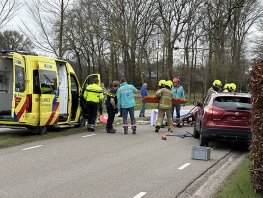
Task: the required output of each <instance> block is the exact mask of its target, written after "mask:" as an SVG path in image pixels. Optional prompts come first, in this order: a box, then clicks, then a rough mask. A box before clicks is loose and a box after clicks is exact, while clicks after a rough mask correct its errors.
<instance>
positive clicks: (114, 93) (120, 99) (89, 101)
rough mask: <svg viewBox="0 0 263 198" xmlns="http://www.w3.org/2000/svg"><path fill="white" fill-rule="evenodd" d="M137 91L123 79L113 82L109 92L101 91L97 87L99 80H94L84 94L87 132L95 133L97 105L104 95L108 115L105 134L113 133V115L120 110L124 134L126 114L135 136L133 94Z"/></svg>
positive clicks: (126, 131)
mask: <svg viewBox="0 0 263 198" xmlns="http://www.w3.org/2000/svg"><path fill="white" fill-rule="evenodd" d="M137 92H138V90H137V89H136V88H135V87H134V86H133V85H131V84H128V83H127V82H126V79H125V78H124V77H122V78H121V80H120V82H119V81H113V82H112V85H111V88H110V90H109V91H103V89H102V87H101V86H100V85H99V80H98V79H97V78H95V79H94V80H93V84H90V85H88V86H87V87H86V89H85V92H84V95H83V96H84V99H85V100H86V110H87V114H88V118H87V119H88V125H87V130H88V131H90V132H93V131H95V122H96V117H97V111H98V107H99V104H100V103H101V102H102V101H103V99H104V94H105V95H106V100H105V106H106V110H107V114H108V120H107V124H106V131H107V133H115V132H116V129H114V128H113V123H114V118H115V114H117V113H118V110H119V109H120V110H121V114H122V117H123V129H124V134H128V114H129V115H130V118H131V128H132V134H136V120H135V117H134V107H135V105H136V103H135V98H134V94H135V93H137Z"/></svg>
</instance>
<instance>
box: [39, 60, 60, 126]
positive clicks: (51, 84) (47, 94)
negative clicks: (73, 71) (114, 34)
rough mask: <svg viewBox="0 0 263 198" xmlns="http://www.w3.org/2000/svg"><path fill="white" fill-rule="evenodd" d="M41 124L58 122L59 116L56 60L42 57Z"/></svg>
mask: <svg viewBox="0 0 263 198" xmlns="http://www.w3.org/2000/svg"><path fill="white" fill-rule="evenodd" d="M38 64H39V81H40V93H41V94H40V112H39V113H40V116H39V117H40V122H39V125H40V126H48V125H54V124H57V122H58V118H59V91H58V74H57V67H56V63H55V60H53V59H40V60H39V62H38Z"/></svg>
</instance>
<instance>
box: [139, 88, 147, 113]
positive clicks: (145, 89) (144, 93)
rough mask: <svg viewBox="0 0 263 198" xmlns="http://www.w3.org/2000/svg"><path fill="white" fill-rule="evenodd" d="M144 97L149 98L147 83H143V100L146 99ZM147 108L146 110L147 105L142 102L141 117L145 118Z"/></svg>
mask: <svg viewBox="0 0 263 198" xmlns="http://www.w3.org/2000/svg"><path fill="white" fill-rule="evenodd" d="M144 96H148V93H147V83H143V85H142V87H141V97H142V99H143V98H144ZM145 108H146V103H144V102H142V108H141V111H140V114H139V117H145Z"/></svg>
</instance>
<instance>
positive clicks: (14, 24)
mask: <svg viewBox="0 0 263 198" xmlns="http://www.w3.org/2000/svg"><path fill="white" fill-rule="evenodd" d="M0 1H1V0H0ZM45 1H54V0H45ZM55 1H57V0H55ZM72 1H74V0H72ZM87 1H88V0H87ZM19 2H20V3H21V8H20V9H19V10H18V11H17V13H16V14H15V17H14V18H13V19H12V20H11V21H10V22H9V23H8V24H7V25H6V26H5V27H4V29H9V30H17V31H19V27H21V26H22V23H21V20H22V21H24V22H25V23H26V24H27V26H29V27H30V25H31V26H32V30H33V29H34V26H33V24H34V23H33V22H32V19H31V18H30V16H29V14H28V13H27V4H30V3H31V2H32V0H19ZM259 2H261V4H262V5H263V0H259ZM258 34H259V33H258V29H257V26H256V25H254V26H253V27H252V28H251V29H250V35H249V36H248V45H249V47H251V46H253V42H251V41H252V40H254V38H255V35H258Z"/></svg>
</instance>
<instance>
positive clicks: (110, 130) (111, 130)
mask: <svg viewBox="0 0 263 198" xmlns="http://www.w3.org/2000/svg"><path fill="white" fill-rule="evenodd" d="M106 131H107V133H115V131H116V129H114V128H110V129H106Z"/></svg>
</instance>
